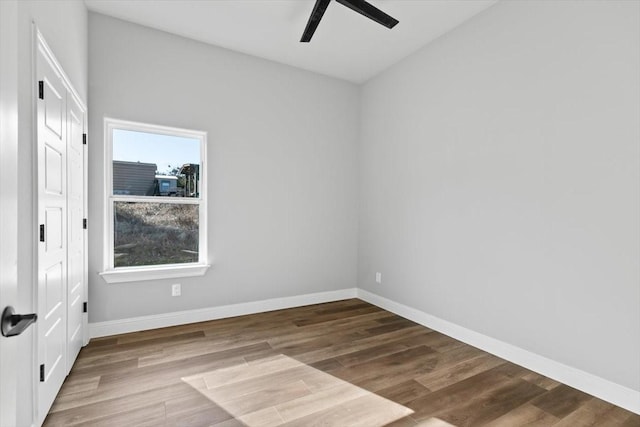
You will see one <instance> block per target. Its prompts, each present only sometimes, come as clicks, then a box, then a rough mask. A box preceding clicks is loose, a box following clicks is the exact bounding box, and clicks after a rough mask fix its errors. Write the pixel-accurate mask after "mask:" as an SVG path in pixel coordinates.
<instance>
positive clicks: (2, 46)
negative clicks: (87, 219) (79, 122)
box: [0, 1, 21, 426]
mask: <svg viewBox="0 0 640 427" xmlns="http://www.w3.org/2000/svg"><path fill="white" fill-rule="evenodd" d="M17 22H18V4H17V3H16V2H15V1H0V182H7V181H6V180H9V181H8V182H12V181H13V182H15V177H16V176H17V167H16V166H17V163H18V89H17V87H18V84H17V82H18V49H17V43H16V42H15V40H16V38H17V34H18V31H17ZM17 199H18V191H17V187H16V186H15V185H0V225H1V226H0V242H1V243H2V244H0V312H1V311H2V310H3V309H4V307H5V306H7V305H12V306H14V307H16V302H17V300H18V298H17V295H18V292H17V290H18V283H17V278H18V272H17V268H16V265H17V262H18V255H17V254H18V231H17V229H18V200H17ZM16 309H18V307H16ZM20 339H21V337H12V338H5V337H3V336H0V426H13V425H16V405H17V403H16V391H17V381H18V380H17V373H16V366H17V363H16V361H17V357H18V354H17V352H18V340H20Z"/></svg>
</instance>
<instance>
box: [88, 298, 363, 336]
mask: <svg viewBox="0 0 640 427" xmlns="http://www.w3.org/2000/svg"><path fill="white" fill-rule="evenodd" d="M356 295H357V290H356V289H355V288H351V289H341V290H338V291H330V292H319V293H315V294H306V295H299V296H292V297H284V298H273V299H267V300H262V301H252V302H245V303H240V304H231V305H223V306H219V307H211V308H202V309H197V310H187V311H176V312H173V313H163V314H156V315H151V316H141V317H132V318H129V319H119V320H110V321H107V322H96V323H89V335H90V337H91V338H97V337H105V336H109V335H117V334H125V333H128V332H138V331H146V330H148V329H157V328H165V327H167V326H177V325H185V324H187V323H196V322H205V321H207V320H216V319H224V318H227V317H234V316H243V315H245V314H254V313H263V312H266V311H273V310H281V309H284V308H292V307H301V306H303V305H310V304H320V303H324V302H331V301H339V300H343V299H349V298H356Z"/></svg>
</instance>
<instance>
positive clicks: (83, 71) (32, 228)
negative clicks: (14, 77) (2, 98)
mask: <svg viewBox="0 0 640 427" xmlns="http://www.w3.org/2000/svg"><path fill="white" fill-rule="evenodd" d="M0 1H2V0H0ZM87 19H88V17H87V9H86V7H85V6H84V3H83V2H80V1H76V0H60V1H55V2H52V1H30V0H20V1H18V56H19V58H18V80H19V81H18V108H19V111H18V121H19V128H18V139H19V142H18V177H17V183H18V192H19V197H18V209H19V212H20V215H19V217H18V236H20V238H19V239H18V286H19V289H18V292H19V295H18V297H19V307H16V308H18V309H19V311H21V312H27V313H28V312H34V311H36V308H37V307H36V306H35V305H34V304H33V298H34V294H33V290H34V289H35V285H34V284H35V283H36V278H35V277H34V274H33V272H34V268H35V267H34V265H33V260H34V257H33V254H34V244H35V242H36V241H37V237H36V221H35V219H34V218H33V217H32V216H31V215H30V213H31V212H33V209H35V203H36V202H37V199H36V196H35V195H36V194H37V193H36V192H35V189H34V185H35V183H34V180H33V177H34V162H35V160H34V159H35V157H34V156H35V155H36V153H35V150H34V142H33V134H32V129H33V120H34V118H33V100H34V96H36V93H35V92H34V87H35V86H34V84H33V67H34V64H33V63H32V62H33V61H32V53H33V46H34V40H33V37H32V23H33V22H35V24H36V25H37V26H38V28H39V29H40V32H41V33H42V34H43V35H44V38H45V39H46V41H47V43H48V44H49V46H50V47H51V49H52V50H53V52H54V53H55V55H56V58H57V59H58V61H59V62H60V64H61V65H62V68H63V69H64V71H65V73H66V74H67V76H68V77H69V79H70V80H71V82H72V84H73V86H74V88H75V89H76V91H77V92H78V94H79V95H80V97H81V98H82V99H83V101H85V102H86V101H87V80H88V71H87V68H88V67H87V43H88V35H87ZM35 331H36V329H35V328H29V329H28V330H27V331H26V332H25V333H24V334H22V335H21V336H20V338H19V339H20V346H21V349H20V354H24V355H30V354H32V351H33V346H32V343H33V336H32V335H31V334H33V333H35ZM18 364H19V365H18V370H19V372H20V378H19V384H18V395H17V397H16V400H17V402H18V414H17V417H18V425H30V424H31V421H32V410H33V402H32V390H31V385H32V384H33V377H32V375H34V373H35V369H36V367H35V366H34V365H33V360H32V359H31V358H30V357H22V358H19V360H18Z"/></svg>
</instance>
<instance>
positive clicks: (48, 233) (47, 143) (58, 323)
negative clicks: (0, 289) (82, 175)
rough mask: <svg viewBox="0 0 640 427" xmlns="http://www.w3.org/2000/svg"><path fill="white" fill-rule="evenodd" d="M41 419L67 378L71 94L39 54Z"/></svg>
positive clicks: (39, 50)
mask: <svg viewBox="0 0 640 427" xmlns="http://www.w3.org/2000/svg"><path fill="white" fill-rule="evenodd" d="M36 67H37V72H36V74H37V80H38V85H39V95H38V101H37V131H38V137H37V153H38V154H37V155H38V173H37V175H38V208H37V209H38V224H39V240H40V241H39V243H38V322H37V325H38V367H39V381H40V382H39V385H38V419H39V420H40V421H42V420H43V419H44V417H45V416H46V414H47V412H48V411H49V408H50V407H51V404H52V403H53V400H54V399H55V397H56V394H57V393H58V390H59V389H60V387H61V386H62V382H63V381H64V379H65V377H66V375H67V332H66V329H67V315H66V314H67V174H66V170H67V161H66V158H67V131H68V129H67V102H66V100H67V91H66V88H65V86H64V84H63V82H62V80H61V78H60V76H59V75H58V74H57V73H56V71H55V69H54V66H53V64H52V63H50V62H49V60H48V59H47V57H46V56H45V54H44V53H43V51H42V49H40V47H39V49H38V53H37V66H36Z"/></svg>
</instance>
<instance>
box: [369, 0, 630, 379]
mask: <svg viewBox="0 0 640 427" xmlns="http://www.w3.org/2000/svg"><path fill="white" fill-rule="evenodd" d="M639 19H640V3H639V2H631V1H609V2H599V1H589V2H583V1H580V2H572V1H562V2H555V1H554V2H543V1H527V2H524V1H518V2H501V3H499V4H497V5H496V6H494V7H492V8H490V9H488V10H487V11H485V12H483V13H481V14H480V15H478V16H476V17H475V18H473V19H472V20H470V21H468V22H467V23H465V24H464V25H463V26H461V27H459V28H457V29H456V30H454V31H452V32H450V33H448V34H447V35H445V36H443V37H442V38H440V39H439V40H437V41H436V42H434V43H432V44H430V45H429V46H427V47H426V48H424V49H422V50H420V51H419V52H417V53H416V54H414V55H412V56H411V57H409V58H407V59H405V60H404V61H402V62H400V63H398V64H396V65H395V66H393V67H392V68H390V69H389V70H387V71H386V72H385V73H383V74H382V75H379V76H378V77H377V78H374V79H373V80H371V81H369V82H368V83H367V84H366V85H365V86H364V88H363V91H362V124H361V125H362V127H361V142H360V146H361V151H360V162H361V163H360V170H361V173H360V216H359V218H360V232H359V256H358V260H359V262H358V264H359V270H358V283H359V287H360V288H362V289H366V290H369V291H371V292H375V293H377V294H379V295H382V296H384V297H387V298H389V299H392V300H395V301H397V302H400V303H403V304H405V305H408V306H411V307H414V308H416V309H419V310H422V311H424V312H427V313H430V314H432V315H435V316H438V317H440V318H442V319H445V320H448V321H451V322H454V323H456V324H458V325H461V326H464V327H467V328H469V329H472V330H475V331H477V332H480V333H483V334H486V335H488V336H491V337H494V338H497V339H499V340H502V341H505V342H507V343H510V344H513V345H516V346H519V347H521V348H524V349H526V350H529V351H532V352H534V353H537V354H540V355H543V356H546V357H548V358H551V359H553V360H556V361H559V362H562V363H565V364H567V365H569V366H573V367H575V368H578V369H581V370H584V371H587V372H590V373H592V374H595V375H598V376H600V377H603V378H605V379H608V380H610V381H613V382H616V383H618V384H621V385H624V386H627V387H630V388H632V389H635V390H640V363H638V361H639V360H640V286H639V283H640V271H639V268H640V265H639V259H640V253H639V250H640V247H639V244H638V242H639V241H640V227H639V226H640V220H639V218H640V206H639V205H640V203H639V196H640V175H639V174H640V164H639V162H640V129H639V128H638V117H640V57H639V55H640V25H639ZM376 271H379V272H382V277H383V283H382V284H381V285H377V284H376V283H375V280H374V279H375V272H376Z"/></svg>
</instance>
